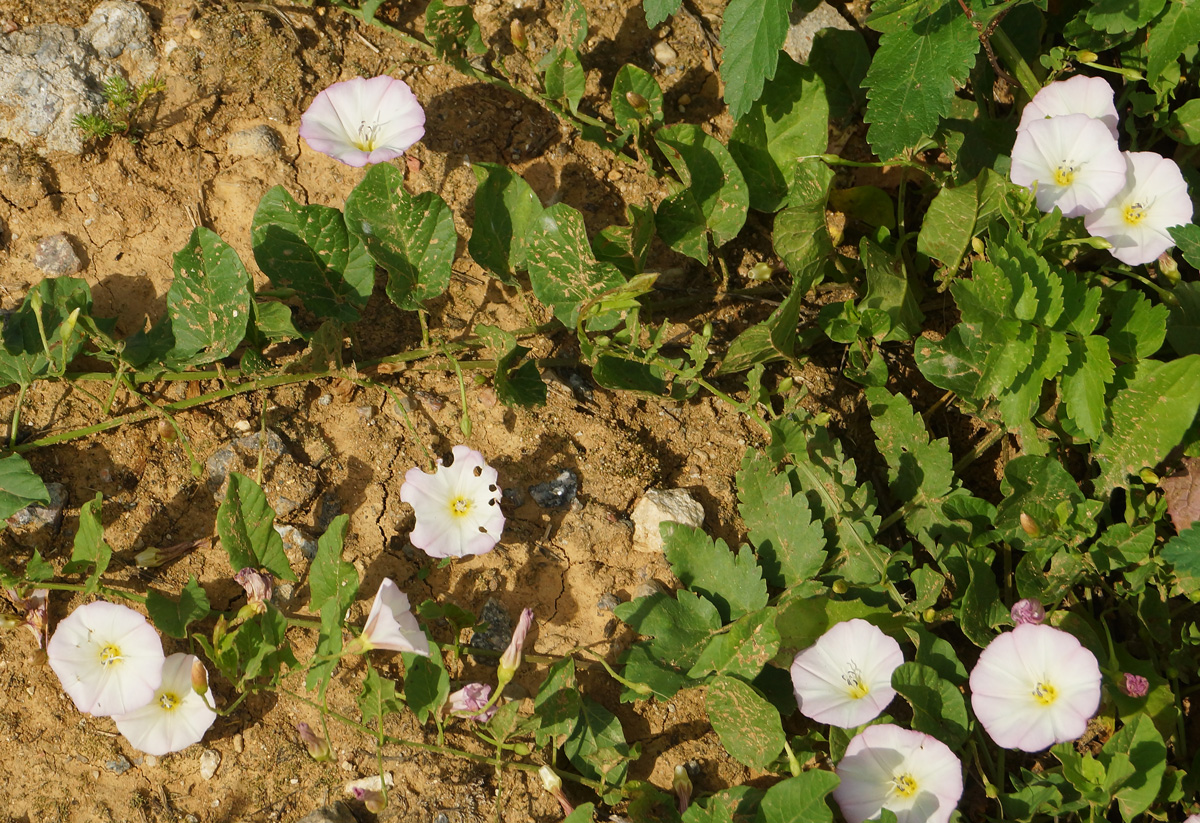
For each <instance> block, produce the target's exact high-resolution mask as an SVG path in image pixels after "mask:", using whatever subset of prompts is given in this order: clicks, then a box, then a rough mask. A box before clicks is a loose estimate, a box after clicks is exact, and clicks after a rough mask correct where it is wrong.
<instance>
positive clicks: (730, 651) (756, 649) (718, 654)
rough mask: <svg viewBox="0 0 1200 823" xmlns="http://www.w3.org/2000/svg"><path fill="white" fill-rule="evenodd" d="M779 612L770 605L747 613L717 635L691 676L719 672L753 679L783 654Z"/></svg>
mask: <svg viewBox="0 0 1200 823" xmlns="http://www.w3.org/2000/svg"><path fill="white" fill-rule="evenodd" d="M776 614H777V611H776V609H774V608H766V609H759V610H758V611H756V612H750V613H749V614H747V615H743V616H742V617H741V618H739V619H738V620H737V621H735V622H734V623H733V624H732V625H730V626H729V630H728V631H726V632H725V633H724V634H718V635H716V636H715V637H713V639H712V640H711V641H710V642H709V644H708V646H707V647H705V649H704V651H703V652H701V654H700V658H699V659H698V660H697V661H696V665H695V666H692V668H691V670H690V671H689V672H688V677H691V678H694V679H695V678H701V677H704V676H705V675H707V674H709V673H710V672H716V673H717V674H720V675H730V676H732V677H738V678H741V679H742V680H753V679H754V678H755V677H757V676H758V675H759V673H760V672H761V671H762V669H763V666H765V665H766V664H767V663H769V662H770V661H771V660H773V659H774V658H775V655H777V654H778V653H779V644H780V638H779V631H778V630H777V629H776V628H775V615H776Z"/></svg>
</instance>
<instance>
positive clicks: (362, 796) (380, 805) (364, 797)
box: [350, 786, 387, 814]
mask: <svg viewBox="0 0 1200 823" xmlns="http://www.w3.org/2000/svg"><path fill="white" fill-rule="evenodd" d="M350 791H351V793H352V794H353V795H354V799H355V800H358V801H361V802H362V804H363V806H365V807H366V809H367V811H369V812H370V813H371V814H379V813H380V812H381V811H383V810H384V809H386V808H387V798H385V797H384V796H383V792H380V791H376V790H375V789H363V788H359V787H357V786H355V787H354V788H353V789H351V790H350Z"/></svg>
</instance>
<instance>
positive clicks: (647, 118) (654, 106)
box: [611, 63, 663, 130]
mask: <svg viewBox="0 0 1200 823" xmlns="http://www.w3.org/2000/svg"><path fill="white" fill-rule="evenodd" d="M630 93H632V94H636V95H638V96H639V97H641V98H642V99H643V100H645V101H646V106H645V108H643V109H640V110H639V109H636V108H634V106H633V104H632V103H630V102H629V97H628V96H627V95H629V94H630ZM611 102H612V108H613V120H615V121H616V123H617V125H618V126H620V127H621V128H622V129H626V130H629V129H634V128H637V127H638V126H639V125H641V124H642V123H645V122H649V123H652V124H653V123H661V122H662V121H663V93H662V89H661V88H659V85H658V81H657V80H655V79H654V75H653V74H651V73H650V72H648V71H646V70H645V69H642V68H638V67H637V66H635V65H632V64H631V63H626V64H625V65H624V66H621V69H620V71H618V72H617V77H616V79H615V80H614V81H613V89H612V98H611Z"/></svg>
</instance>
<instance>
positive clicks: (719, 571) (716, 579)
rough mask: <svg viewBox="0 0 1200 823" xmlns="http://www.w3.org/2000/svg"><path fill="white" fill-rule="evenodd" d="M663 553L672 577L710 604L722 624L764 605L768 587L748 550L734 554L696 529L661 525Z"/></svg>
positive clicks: (672, 524)
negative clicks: (669, 565) (711, 603)
mask: <svg viewBox="0 0 1200 823" xmlns="http://www.w3.org/2000/svg"><path fill="white" fill-rule="evenodd" d="M659 528H660V529H661V531H662V534H663V552H664V554H666V556H667V560H668V561H669V562H670V564H671V570H672V571H673V572H675V576H676V577H678V578H679V581H680V582H681V583H683V585H684V586H686V587H687V588H688V589H689V590H691V591H694V592H696V593H698V594H702V595H704V596H705V597H706V598H708V599H709V600H711V601H712V602H713V603H714V604H715V605H716V607H717V611H719V612H720V613H721V618H722V619H723V620H725V621H730V620H736V619H737V618H739V617H741V616H742V615H743V614H746V613H748V612H752V611H754V610H756V609H761V608H762V607H763V606H765V605H767V584H766V581H764V580H763V576H762V569H760V568H759V567H758V563H757V562H756V561H755V558H754V554H753V552H751V551H750V547H749V546H742V548H741V551H739V552H737V553H736V554H735V553H734V552H733V551H731V550H730V548H729V546H727V545H726V544H725V541H724V540H720V539H718V540H716V541H714V540H713V539H712V538H711V537H709V536H708V535H707V534H705V533H704V532H702V531H700V530H699V529H694V528H692V527H691V526H684V525H682V524H680V523H672V522H670V521H666V522H664V523H663V524H662V525H661V526H660V527H659Z"/></svg>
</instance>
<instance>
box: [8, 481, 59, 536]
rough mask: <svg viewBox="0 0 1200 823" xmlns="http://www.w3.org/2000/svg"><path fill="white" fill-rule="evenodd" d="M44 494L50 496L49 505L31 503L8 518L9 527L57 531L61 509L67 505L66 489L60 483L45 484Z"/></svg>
mask: <svg viewBox="0 0 1200 823" xmlns="http://www.w3.org/2000/svg"><path fill="white" fill-rule="evenodd" d="M46 492H47V494H49V495H50V502H49V504H47V505H45V506H43V505H41V504H40V503H31V504H29V505H28V506H26V507H25V508H23V509H21V510H20V511H19V512H17V513H16V514H14V515H13V516H12V517H10V518H8V523H9V525H10V526H28V525H30V524H32V525H35V526H49V527H50V528H51V529H52V530H54V531H57V530H58V527H59V526H60V525H61V524H62V513H63V507H64V506H66V505H67V487H66V486H64V485H63V484H62V483H47V484H46Z"/></svg>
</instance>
